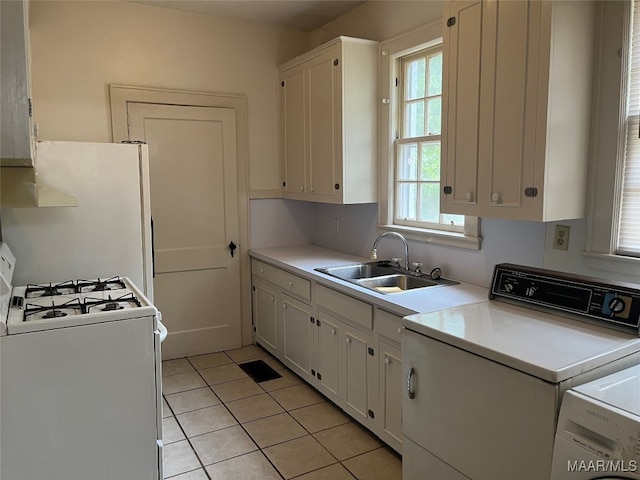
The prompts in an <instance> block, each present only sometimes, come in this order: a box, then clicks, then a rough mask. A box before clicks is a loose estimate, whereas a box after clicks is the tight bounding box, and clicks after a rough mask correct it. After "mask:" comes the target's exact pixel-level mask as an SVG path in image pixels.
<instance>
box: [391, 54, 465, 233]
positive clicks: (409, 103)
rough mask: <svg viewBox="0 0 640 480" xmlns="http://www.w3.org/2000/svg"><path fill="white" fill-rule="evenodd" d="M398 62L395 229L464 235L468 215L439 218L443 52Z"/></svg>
mask: <svg viewBox="0 0 640 480" xmlns="http://www.w3.org/2000/svg"><path fill="white" fill-rule="evenodd" d="M398 62H399V64H400V65H399V68H398V70H397V71H398V73H399V75H398V80H397V82H398V88H397V95H398V100H397V105H398V107H399V108H398V115H399V118H398V132H397V134H396V137H397V139H396V142H395V144H396V148H395V182H394V190H395V213H394V224H397V225H408V226H414V227H423V228H444V229H447V230H453V231H462V230H463V227H464V216H462V215H444V214H441V213H440V134H441V117H442V48H441V46H440V45H438V46H436V47H432V48H429V49H425V50H421V51H419V52H417V53H413V54H411V55H407V56H404V57H401V58H400V59H399V60H398Z"/></svg>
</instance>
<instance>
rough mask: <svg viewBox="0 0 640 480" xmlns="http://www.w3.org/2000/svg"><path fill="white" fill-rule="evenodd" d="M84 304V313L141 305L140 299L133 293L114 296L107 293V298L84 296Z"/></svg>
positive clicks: (111, 310)
mask: <svg viewBox="0 0 640 480" xmlns="http://www.w3.org/2000/svg"><path fill="white" fill-rule="evenodd" d="M84 306H85V311H86V313H92V311H93V312H95V311H96V310H97V311H100V312H113V311H115V310H123V309H124V308H127V306H129V307H140V306H142V305H141V303H140V300H138V298H137V297H136V296H135V295H134V294H133V293H126V294H124V295H121V296H119V297H116V298H112V297H111V295H109V298H108V299H101V298H89V297H87V298H85V300H84Z"/></svg>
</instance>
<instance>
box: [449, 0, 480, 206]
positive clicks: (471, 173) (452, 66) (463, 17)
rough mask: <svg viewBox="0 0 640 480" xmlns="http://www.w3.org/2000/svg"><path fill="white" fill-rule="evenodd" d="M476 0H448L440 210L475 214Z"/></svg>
mask: <svg viewBox="0 0 640 480" xmlns="http://www.w3.org/2000/svg"><path fill="white" fill-rule="evenodd" d="M483 4H484V2H481V1H480V0H471V1H454V2H446V4H445V11H444V26H443V33H444V46H443V52H444V59H443V60H444V65H443V73H444V75H443V77H444V78H443V82H442V84H443V111H442V115H443V118H442V123H443V125H445V128H443V131H442V157H441V158H442V160H441V162H442V165H441V172H442V176H443V179H442V180H443V181H442V185H444V187H443V189H442V191H441V200H440V202H441V210H442V211H443V212H445V213H456V214H466V215H477V214H478V205H477V202H478V189H479V184H478V161H479V159H478V154H479V152H478V139H479V138H478V135H479V131H478V129H479V126H480V125H479V124H480V58H481V56H480V53H481V52H480V48H481V46H482V45H483V43H482V34H483V28H482V10H483Z"/></svg>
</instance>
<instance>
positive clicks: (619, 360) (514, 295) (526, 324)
mask: <svg viewBox="0 0 640 480" xmlns="http://www.w3.org/2000/svg"><path fill="white" fill-rule="evenodd" d="M490 295H491V296H490V300H489V301H486V302H481V303H476V304H471V305H465V306H461V307H456V308H451V309H448V310H443V311H439V312H434V313H429V314H419V315H411V316H408V317H405V318H404V319H403V322H402V324H403V327H404V329H403V333H402V366H403V369H404V371H405V372H406V394H405V395H404V396H403V403H402V420H403V421H402V432H403V437H404V440H403V441H404V443H403V452H402V453H403V459H402V462H403V478H404V480H421V479H424V478H437V479H438V480H454V479H455V480H462V479H465V480H466V479H472V480H496V479H518V480H547V479H548V478H549V477H550V475H551V470H552V469H551V467H552V457H553V448H554V437H555V434H556V431H557V420H558V412H559V410H560V406H561V399H562V396H563V394H564V393H565V392H566V391H569V390H570V389H572V388H574V387H576V386H578V385H583V384H586V383H588V382H592V381H595V380H596V379H598V378H602V377H605V376H607V375H610V374H613V373H615V372H619V371H622V370H625V369H627V368H630V367H632V366H635V365H638V364H639V363H640V338H639V335H638V333H639V331H640V330H639V329H640V287H638V286H637V285H628V284H627V285H622V284H615V283H613V282H605V281H603V280H600V279H595V278H587V277H579V276H576V275H570V274H566V273H562V272H553V271H550V270H543V269H536V268H530V267H523V266H518V265H511V264H500V265H497V266H496V268H495V271H494V278H493V282H492V287H491V294H490ZM638 403H640V402H638ZM589 478H591V477H589ZM631 478H633V477H631Z"/></svg>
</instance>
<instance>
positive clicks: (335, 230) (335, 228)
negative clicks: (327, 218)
mask: <svg viewBox="0 0 640 480" xmlns="http://www.w3.org/2000/svg"><path fill="white" fill-rule="evenodd" d="M333 233H335V234H336V235H338V234H339V233H340V219H338V218H334V219H333Z"/></svg>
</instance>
